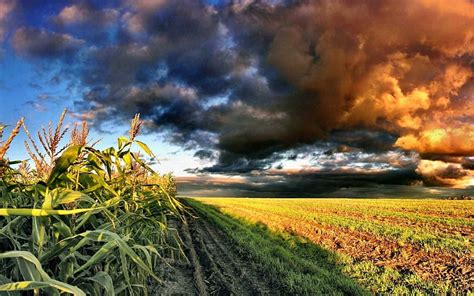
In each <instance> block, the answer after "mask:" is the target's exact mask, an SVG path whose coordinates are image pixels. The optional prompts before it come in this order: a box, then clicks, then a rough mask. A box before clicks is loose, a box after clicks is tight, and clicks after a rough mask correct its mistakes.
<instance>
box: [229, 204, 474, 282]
mask: <svg viewBox="0 0 474 296" xmlns="http://www.w3.org/2000/svg"><path fill="white" fill-rule="evenodd" d="M233 212H234V213H236V214H240V215H241V216H243V217H247V218H249V219H250V220H252V221H255V222H261V223H264V224H266V225H267V226H269V227H270V228H271V229H274V230H278V231H284V232H288V233H291V234H294V235H297V236H302V237H306V238H307V239H309V240H311V241H312V242H314V243H316V244H318V245H321V246H323V247H326V248H328V249H331V250H334V251H336V252H339V253H343V254H346V255H349V256H351V257H352V258H354V259H356V260H358V261H370V262H373V263H374V264H375V265H377V266H388V267H392V268H394V269H396V270H398V271H401V272H404V271H411V272H414V273H416V274H418V275H419V276H420V277H421V278H423V279H425V280H431V281H435V282H446V281H448V282H450V283H451V284H452V285H453V286H454V287H456V288H457V289H459V290H460V291H469V290H471V289H472V287H474V255H473V254H456V253H452V252H448V251H443V250H426V249H425V248H423V247H422V246H420V245H418V244H412V243H404V244H403V245H400V242H398V241H396V240H392V239H388V238H386V237H382V236H375V235H373V234H371V233H367V232H363V231H356V230H350V229H346V228H341V227H335V226H331V225H323V224H319V223H315V222H312V221H304V223H298V222H296V221H295V220H294V219H292V218H288V217H286V216H285V215H279V214H275V213H272V214H271V215H268V213H265V212H260V211H256V210H247V209H243V208H241V209H238V210H237V209H233Z"/></svg>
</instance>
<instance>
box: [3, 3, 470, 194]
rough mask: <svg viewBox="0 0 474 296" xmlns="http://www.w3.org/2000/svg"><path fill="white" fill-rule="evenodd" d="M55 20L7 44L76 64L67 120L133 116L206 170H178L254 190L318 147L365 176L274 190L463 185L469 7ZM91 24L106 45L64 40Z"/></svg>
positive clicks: (210, 8) (223, 7)
mask: <svg viewBox="0 0 474 296" xmlns="http://www.w3.org/2000/svg"><path fill="white" fill-rule="evenodd" d="M51 19H52V22H53V23H54V24H55V25H56V27H55V28H56V30H58V32H51V31H48V30H46V29H32V28H28V27H21V28H18V29H17V30H16V32H15V34H14V36H13V38H12V42H13V46H14V48H15V50H17V51H18V53H20V54H23V55H25V56H30V57H36V58H38V57H44V58H51V57H64V56H68V57H71V56H75V57H76V58H77V60H78V61H80V62H78V63H77V64H76V65H65V67H66V69H68V70H69V71H73V73H74V74H75V79H77V83H78V84H79V85H81V86H82V87H83V89H85V91H84V93H83V96H82V97H81V98H80V99H79V100H77V101H76V110H75V111H76V113H77V114H79V115H78V116H79V117H82V118H84V119H87V120H89V121H91V122H92V123H93V125H94V126H95V127H96V128H97V129H101V126H102V125H104V124H107V123H115V122H121V121H123V120H124V119H127V120H128V119H129V118H130V117H131V116H132V115H133V114H134V113H141V115H142V118H144V119H145V120H146V126H147V131H148V132H150V133H165V134H167V135H169V139H170V141H171V142H173V143H174V144H178V145H182V146H183V147H185V149H191V150H195V151H196V152H195V157H196V158H199V159H201V160H208V161H209V162H211V163H212V164H210V165H208V166H206V167H204V168H190V169H189V172H193V173H199V174H207V173H219V174H230V175H233V174H244V175H245V174H246V175H249V176H250V175H252V176H254V177H253V179H252V180H253V181H255V180H256V179H255V176H256V175H259V174H260V175H262V174H263V175H265V174H268V172H269V170H274V169H276V168H280V169H282V170H283V171H284V170H285V165H287V164H288V161H289V162H291V161H297V160H298V155H306V156H307V157H308V156H311V155H312V153H315V151H316V152H317V153H316V156H314V157H313V159H315V161H314V163H315V165H316V164H317V163H318V162H319V163H326V164H327V167H326V169H332V168H330V166H331V165H330V162H329V161H328V162H325V160H326V158H328V157H342V158H344V159H345V160H346V162H341V163H338V165H339V166H348V167H352V168H354V167H357V166H360V168H359V169H361V170H363V171H359V173H355V172H354V175H346V174H342V173H341V174H330V175H327V174H325V173H323V172H322V171H320V172H319V173H318V172H314V175H313V174H310V175H308V174H307V173H305V172H304V171H303V170H301V172H300V174H298V175H297V176H293V175H292V177H291V178H290V177H286V178H285V180H286V181H288V182H285V184H293V183H294V184H300V186H302V187H298V188H305V189H304V190H308V188H311V187H313V188H330V190H329V189H328V191H325V192H333V191H336V190H337V189H338V188H340V187H341V186H342V187H351V184H352V186H355V187H360V186H362V185H367V184H369V183H370V184H396V185H409V184H414V183H417V182H418V183H419V182H424V183H425V184H426V185H429V186H434V185H441V186H451V187H469V186H474V184H473V183H474V182H473V179H474V177H473V175H474V173H473V171H472V162H471V161H470V160H469V161H468V158H469V157H470V156H474V124H473V119H474V98H473V92H474V75H473V74H474V62H473V60H474V29H473V28H474V3H472V1H469V0H456V1H450V2H449V3H448V2H442V1H432V0H417V1H411V0H402V1H399V0H397V1H395V0H387V1H372V0H367V1H349V0H340V1H327V0H320V1H265V0H261V1H257V0H256V1H223V2H218V3H217V4H210V3H207V2H201V1H194V0H178V1H167V0H159V1H122V2H119V3H117V5H115V6H113V7H98V6H97V5H94V4H93V2H85V1H84V2H80V3H79V4H76V5H70V6H65V7H63V8H62V9H61V10H59V11H58V13H57V15H55V16H52V18H51ZM87 24H89V25H95V26H100V27H101V28H102V29H101V30H105V31H103V32H106V35H107V36H108V37H107V38H106V39H105V41H104V40H102V41H101V42H96V43H94V44H91V42H92V41H91V40H87V39H84V38H82V37H83V32H84V31H81V30H84V29H81V30H79V31H77V32H79V33H78V36H80V37H74V35H73V33H74V30H73V29H71V26H79V25H80V26H83V27H82V28H85V27H84V26H87ZM104 28H105V29H104ZM110 36H112V37H110ZM84 40H86V41H84ZM67 67H69V68H67ZM413 153H415V154H413ZM333 155H334V156H333ZM341 155H345V156H341ZM354 155H358V156H354ZM364 155H365V156H366V155H369V156H370V157H365V156H364ZM387 155H392V156H393V155H396V157H395V158H396V159H398V160H400V159H402V158H403V159H405V160H404V161H398V162H397V161H393V159H391V160H390V158H389V157H386V156H387ZM430 155H431V156H432V155H437V156H438V157H437V158H435V159H434V158H433V157H431V158H430V157H429V156H430ZM351 157H354V158H353V159H350V158H351ZM377 157H379V158H378V160H377V161H371V159H377ZM449 157H452V158H456V157H458V158H459V157H460V158H463V159H464V160H460V162H453V161H452V159H451V160H450V159H448V158H449ZM381 158H383V161H385V164H384V162H383V161H382V160H381ZM374 162H376V163H377V165H376V166H374V165H373V163H374ZM333 163H335V162H333ZM354 163H359V164H357V165H353V164H354ZM364 165H365V167H364ZM380 169H383V170H385V171H383V172H378V171H377V174H376V175H373V174H372V173H371V172H373V170H380ZM392 176H393V177H392ZM290 179H291V180H290ZM303 179H304V180H305V181H304V182H303ZM395 179H397V180H400V181H398V183H397V182H395V183H393V182H394V181H393V180H395ZM306 180H307V181H306ZM346 183H347V184H346ZM337 184H339V185H337ZM272 186H276V187H278V185H275V184H273V183H272ZM263 188H264V190H269V188H267V187H265V186H263ZM298 188H286V189H285V188H281V190H280V191H285V192H286V191H288V192H289V191H290V190H298ZM313 193H314V192H313Z"/></svg>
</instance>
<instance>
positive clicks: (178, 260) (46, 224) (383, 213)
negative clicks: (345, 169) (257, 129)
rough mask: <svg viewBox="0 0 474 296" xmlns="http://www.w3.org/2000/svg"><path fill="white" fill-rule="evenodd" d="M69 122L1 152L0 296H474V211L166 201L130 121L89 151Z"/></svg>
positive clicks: (441, 205)
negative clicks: (17, 156)
mask: <svg viewBox="0 0 474 296" xmlns="http://www.w3.org/2000/svg"><path fill="white" fill-rule="evenodd" d="M65 114H66V111H64V112H63V114H62V115H61V117H60V118H59V120H58V123H57V124H56V125H55V126H53V124H52V123H49V125H48V127H47V128H42V129H41V130H40V131H38V132H37V133H36V135H35V136H36V137H33V136H32V134H31V133H30V132H29V130H28V128H27V126H26V124H25V123H24V120H23V119H20V120H19V121H18V123H17V124H16V126H14V127H13V129H12V130H11V132H10V133H9V136H8V137H7V138H6V140H3V141H0V294H1V295H3V294H8V295H24V294H25V293H29V294H27V295H62V294H73V295H79V296H82V295H149V294H152V295H162V294H166V295H170V294H174V295H176V294H179V295H183V294H186V295H196V294H199V295H268V294H276V295H366V294H368V295H370V294H374V293H375V294H385V295H408V294H412V295H433V294H436V295H455V294H462V295H464V294H472V292H473V288H474V270H473V269H474V256H473V254H474V252H473V251H474V245H473V241H474V202H472V201H467V200H466V201H461V200H428V199H391V200H390V199H263V198H252V199H250V198H194V199H192V198H176V192H177V188H176V182H175V181H174V179H173V177H172V176H171V175H169V174H168V175H160V174H158V173H156V172H155V171H154V170H153V169H152V168H151V167H150V165H149V163H151V162H152V160H153V159H154V157H155V156H154V154H153V152H152V151H151V150H150V148H149V147H148V146H147V145H146V144H145V143H143V142H141V141H140V140H138V139H137V135H138V134H139V130H140V126H141V125H142V123H143V122H142V121H141V120H140V118H139V115H136V116H135V117H134V119H133V120H132V121H131V123H130V130H129V133H128V136H121V137H119V138H118V139H117V145H116V146H115V147H109V148H106V149H102V150H99V149H97V148H95V147H94V145H95V144H94V143H92V144H91V141H90V140H88V139H87V136H88V133H89V129H88V126H87V123H85V122H84V123H82V124H77V125H75V126H74V128H73V129H72V130H71V133H70V139H69V141H66V139H65V138H64V137H65V135H66V132H67V131H68V128H67V127H63V119H64V116H65ZM3 128H4V127H3V126H2V127H1V128H0V140H1V136H2V135H3ZM21 130H23V131H24V133H25V134H26V138H27V141H26V142H25V146H26V150H27V152H28V156H29V159H30V160H31V161H30V162H28V161H25V160H23V161H15V160H10V159H9V158H7V157H6V155H7V154H6V153H7V151H8V150H9V147H10V144H11V143H12V141H13V140H14V138H15V137H16V136H17V135H18V134H19V133H20V132H21ZM61 147H62V148H61Z"/></svg>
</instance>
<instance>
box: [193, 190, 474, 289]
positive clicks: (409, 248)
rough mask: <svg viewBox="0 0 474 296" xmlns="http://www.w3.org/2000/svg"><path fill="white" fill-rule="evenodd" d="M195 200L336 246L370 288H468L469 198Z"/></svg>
mask: <svg viewBox="0 0 474 296" xmlns="http://www.w3.org/2000/svg"><path fill="white" fill-rule="evenodd" d="M197 200H199V201H200V202H203V203H205V204H208V205H212V206H215V207H216V208H218V209H219V210H220V211H221V212H223V213H225V214H228V215H230V216H232V217H238V218H242V219H244V220H245V221H247V222H249V223H254V224H255V223H262V224H264V225H266V226H268V227H269V229H271V230H273V231H277V232H280V233H287V234H292V235H295V236H298V237H301V238H304V239H307V240H309V241H311V242H313V243H315V244H317V245H320V246H322V247H324V248H326V249H328V250H331V251H334V252H336V254H338V255H339V256H341V258H342V259H341V260H342V261H345V267H344V268H343V270H344V272H345V273H346V274H347V275H348V276H350V277H352V278H354V279H357V280H358V281H359V283H361V284H362V285H363V286H365V287H366V288H367V289H369V290H372V291H373V292H379V293H380V292H389V291H392V292H394V291H398V292H400V291H402V290H406V291H409V292H414V291H424V292H426V293H436V294H438V293H448V292H452V293H461V294H465V293H467V292H472V291H473V288H474V280H473V279H474V252H473V250H474V247H473V233H474V226H473V225H474V219H473V218H472V213H474V203H473V202H471V201H450V200H386V199H240V198H199V199H197ZM443 209H444V210H443ZM374 273H381V274H385V275H386V276H388V277H389V278H390V280H391V281H392V282H393V283H394V284H393V286H392V287H386V286H385V284H383V283H377V282H376V281H374V277H376V275H374ZM390 289H391V290H390ZM397 289H398V290H397Z"/></svg>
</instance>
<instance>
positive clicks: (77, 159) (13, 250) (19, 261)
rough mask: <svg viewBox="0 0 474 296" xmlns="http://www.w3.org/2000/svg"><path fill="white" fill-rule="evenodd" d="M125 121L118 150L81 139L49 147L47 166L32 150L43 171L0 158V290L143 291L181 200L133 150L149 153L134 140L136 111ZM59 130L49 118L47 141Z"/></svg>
mask: <svg viewBox="0 0 474 296" xmlns="http://www.w3.org/2000/svg"><path fill="white" fill-rule="evenodd" d="M132 124H133V125H132V129H133V138H126V137H120V138H119V139H118V146H117V147H110V148H108V149H105V150H98V149H96V148H94V147H92V146H90V145H87V144H86V143H85V139H82V140H81V141H80V142H82V143H80V144H76V143H74V142H72V143H70V144H68V145H67V146H66V147H65V148H64V149H62V150H61V151H62V153H61V154H59V153H58V154H57V157H56V156H55V155H56V154H55V153H50V154H51V157H53V159H52V161H51V163H52V166H51V167H46V168H45V163H46V164H47V162H45V161H43V159H42V158H41V157H42V154H37V156H36V157H37V159H36V161H35V163H36V164H37V165H41V166H42V167H41V172H42V174H38V172H39V171H40V168H39V167H37V170H36V171H35V170H28V169H25V167H20V168H17V169H14V168H12V167H11V166H10V164H11V162H10V164H8V162H7V161H2V162H1V164H2V165H1V166H2V169H1V172H2V174H1V176H0V177H1V178H0V275H1V276H0V292H1V291H4V292H5V293H7V292H8V293H9V295H19V294H18V291H25V290H32V291H33V292H34V294H35V295H39V293H40V291H42V292H44V293H46V294H48V295H59V294H60V293H63V292H66V293H70V294H74V295H86V294H87V295H116V294H120V295H146V294H147V291H148V285H149V284H150V280H153V281H155V283H156V282H160V279H159V278H158V277H157V276H156V275H155V273H154V271H153V268H154V266H156V265H157V263H159V262H160V261H161V256H160V254H161V253H162V252H164V251H165V250H167V249H168V247H167V244H168V242H169V241H168V239H169V235H167V229H168V226H167V219H168V218H169V216H171V215H174V216H178V217H179V215H180V211H181V209H182V206H181V204H180V203H179V202H178V201H177V200H176V199H175V194H176V184H175V182H174V180H173V177H172V176H171V175H165V176H162V175H159V174H157V173H156V172H155V171H153V169H152V168H151V167H150V166H149V165H148V164H147V163H146V161H145V160H144V159H142V157H141V156H140V153H137V152H134V151H132V148H133V147H136V148H139V149H141V150H142V151H144V152H145V153H146V154H147V155H150V156H153V153H152V152H151V150H150V149H149V147H148V146H147V145H146V144H145V143H143V142H139V141H137V140H135V136H136V135H137V133H138V129H139V126H140V122H139V118H138V116H137V117H135V119H134V122H133V123H132ZM84 126H86V125H84ZM25 130H26V129H25ZM76 132H77V131H76ZM63 133H64V132H61V128H60V125H58V128H57V132H56V134H58V135H60V136H57V137H56V138H57V139H59V140H60V138H61V137H62V134H63ZM83 134H84V135H87V133H86V132H84V131H83ZM45 137H46V136H45ZM52 138H54V135H53V136H52ZM30 140H31V137H30ZM45 142H48V141H45ZM76 142H78V141H76ZM134 144H136V145H134ZM32 145H34V143H32ZM54 145H56V146H57V145H58V143H54ZM34 147H35V149H36V151H38V149H37V147H36V146H34ZM45 150H53V149H45ZM30 152H31V151H30ZM30 156H31V155H30ZM45 172H46V173H45ZM172 243H173V244H175V243H176V242H172ZM15 293H16V294H15Z"/></svg>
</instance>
